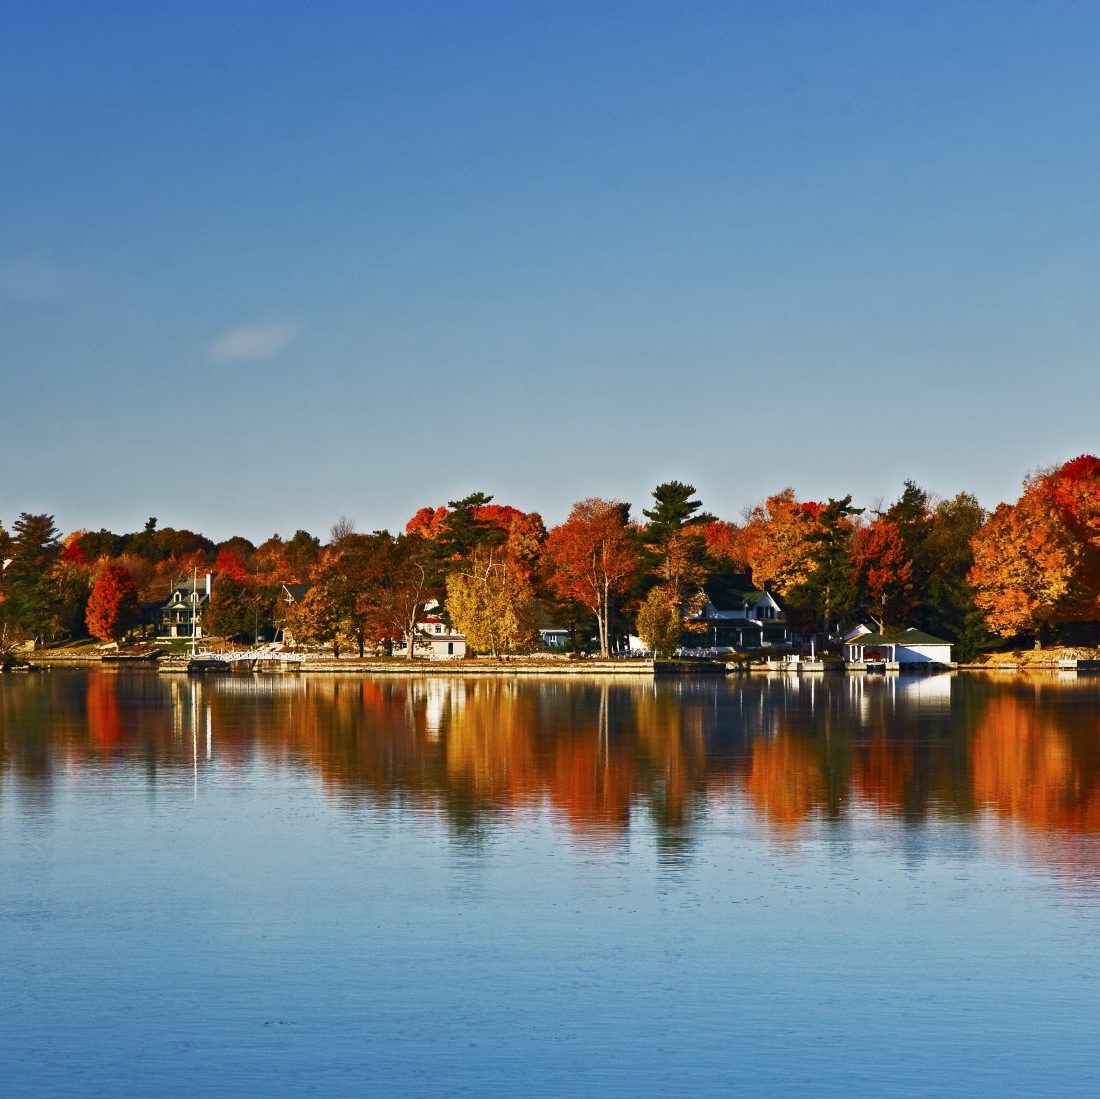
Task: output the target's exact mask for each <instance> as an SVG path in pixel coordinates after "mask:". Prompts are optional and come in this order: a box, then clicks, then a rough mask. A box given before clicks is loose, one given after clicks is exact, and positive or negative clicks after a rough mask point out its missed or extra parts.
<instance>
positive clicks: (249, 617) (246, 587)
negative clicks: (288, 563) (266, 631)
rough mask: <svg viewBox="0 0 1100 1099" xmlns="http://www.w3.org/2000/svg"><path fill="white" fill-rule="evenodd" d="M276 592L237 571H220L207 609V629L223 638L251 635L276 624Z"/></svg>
mask: <svg viewBox="0 0 1100 1099" xmlns="http://www.w3.org/2000/svg"><path fill="white" fill-rule="evenodd" d="M274 603H275V594H274V591H273V590H272V589H271V588H269V587H266V586H264V585H261V584H257V583H255V582H254V581H253V579H252V578H251V577H250V576H249V575H248V574H247V573H245V574H241V573H240V572H237V571H235V570H227V571H225V572H219V573H218V576H217V583H215V584H214V586H213V590H212V591H211V593H210V602H209V603H208V604H207V606H206V609H205V610H204V611H203V631H204V632H205V633H207V634H210V635H218V636H221V637H236V638H250V639H252V640H253V641H255V640H256V638H257V637H258V636H259V633H260V630H261V629H262V628H264V627H267V626H270V625H271V624H272V619H273V617H274V610H275V607H274Z"/></svg>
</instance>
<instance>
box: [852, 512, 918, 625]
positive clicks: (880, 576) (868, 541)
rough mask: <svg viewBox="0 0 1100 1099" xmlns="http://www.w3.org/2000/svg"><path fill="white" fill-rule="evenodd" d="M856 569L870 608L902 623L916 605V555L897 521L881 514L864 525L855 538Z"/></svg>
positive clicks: (883, 617)
mask: <svg viewBox="0 0 1100 1099" xmlns="http://www.w3.org/2000/svg"><path fill="white" fill-rule="evenodd" d="M852 571H853V573H854V580H855V582H856V585H857V587H858V588H859V590H860V594H861V595H862V596H863V598H864V601H865V603H866V606H867V610H868V611H869V612H870V613H871V614H872V615H877V616H880V618H879V622H878V625H879V628H880V629H881V628H883V626H884V625H885V623H886V622H890V623H891V624H892V625H901V624H902V623H903V622H904V620H905V616H906V615H907V614H909V612H910V611H911V610H912V609H913V606H914V600H913V587H914V584H913V555H912V554H911V553H910V551H909V549H908V547H907V546H906V544H905V540H904V539H903V538H902V536H901V531H900V530H899V529H898V525H897V523H895V522H894V521H893V520H892V519H887V518H885V517H884V516H881V515H880V516H878V517H877V518H876V519H875V520H874V521H873V522H871V523H869V524H868V525H867V526H865V527H860V528H859V529H858V530H857V531H856V532H855V535H854V537H853V539H852Z"/></svg>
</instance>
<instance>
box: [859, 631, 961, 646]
mask: <svg viewBox="0 0 1100 1099" xmlns="http://www.w3.org/2000/svg"><path fill="white" fill-rule="evenodd" d="M845 644H847V645H862V646H863V647H864V648H871V647H873V646H875V645H950V644H951V642H950V641H945V640H944V639H943V638H942V637H933V636H932V635H931V634H930V633H924V632H923V631H921V630H918V629H915V628H914V627H913V626H910V627H909V629H907V630H890V631H889V632H888V633H864V634H860V635H859V636H858V637H853V638H852V639H851V640H850V641H846V642H845Z"/></svg>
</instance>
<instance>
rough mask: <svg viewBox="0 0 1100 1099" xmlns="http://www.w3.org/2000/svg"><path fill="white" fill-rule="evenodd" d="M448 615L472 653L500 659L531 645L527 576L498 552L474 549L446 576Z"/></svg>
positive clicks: (534, 631) (531, 602)
mask: <svg viewBox="0 0 1100 1099" xmlns="http://www.w3.org/2000/svg"><path fill="white" fill-rule="evenodd" d="M447 610H448V613H449V614H450V617H451V621H452V622H453V623H454V626H455V628H456V629H457V630H458V631H459V632H460V633H462V634H464V635H465V637H466V640H467V642H469V644H470V646H471V647H472V648H473V649H476V650H479V651H481V652H489V653H492V655H493V656H496V657H499V656H501V655H503V654H504V653H511V652H516V651H519V650H523V649H528V648H530V647H531V646H533V645H534V644H535V639H536V637H537V636H538V630H537V629H536V623H535V600H534V593H533V591H532V588H531V581H530V578H529V575H527V574H525V573H524V572H523V570H522V569H521V568H519V567H517V565H516V564H514V563H513V562H512V561H510V560H509V556H508V554H507V553H506V552H504V551H503V550H502V549H501V548H499V547H492V546H482V547H479V548H477V549H475V550H474V551H473V552H472V553H471V555H470V557H469V558H468V559H467V561H466V562H465V563H464V564H463V565H462V566H461V567H460V568H459V569H458V570H456V571H453V572H451V573H450V574H449V575H448V576H447Z"/></svg>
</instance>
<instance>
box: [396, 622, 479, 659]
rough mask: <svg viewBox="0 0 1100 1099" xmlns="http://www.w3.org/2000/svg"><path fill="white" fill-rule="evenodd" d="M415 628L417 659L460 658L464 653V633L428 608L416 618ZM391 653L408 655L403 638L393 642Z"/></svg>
mask: <svg viewBox="0 0 1100 1099" xmlns="http://www.w3.org/2000/svg"><path fill="white" fill-rule="evenodd" d="M416 628H417V631H418V632H417V637H416V641H415V646H414V655H415V656H416V658H417V659H423V658H427V659H428V660H461V659H462V658H463V657H464V656H465V655H466V635H465V634H461V633H457V632H456V631H455V630H453V629H451V627H450V626H448V625H447V624H446V623H445V622H444V621H443V619H442V618H440V617H439V615H437V614H433V613H432V612H431V611H430V610H425V612H424V615H423V617H421V618H420V619H418V620H417V623H416ZM393 655H394V656H404V657H407V656H408V645H406V644H405V640H404V639H402V640H400V641H395V642H394V644H393Z"/></svg>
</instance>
